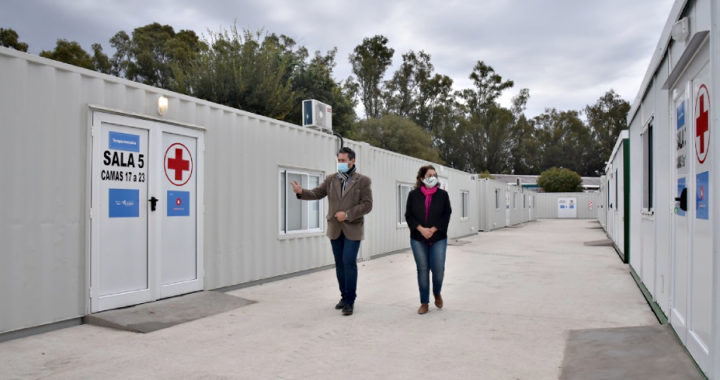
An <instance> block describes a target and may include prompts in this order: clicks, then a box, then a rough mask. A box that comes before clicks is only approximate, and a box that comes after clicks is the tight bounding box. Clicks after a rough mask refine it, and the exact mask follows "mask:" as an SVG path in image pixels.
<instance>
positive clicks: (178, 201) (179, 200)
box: [175, 198, 182, 206]
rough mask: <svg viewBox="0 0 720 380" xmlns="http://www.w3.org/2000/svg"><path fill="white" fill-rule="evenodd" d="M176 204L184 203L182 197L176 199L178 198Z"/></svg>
mask: <svg viewBox="0 0 720 380" xmlns="http://www.w3.org/2000/svg"><path fill="white" fill-rule="evenodd" d="M175 204H176V205H178V206H181V205H182V199H180V198H178V199H176V200H175Z"/></svg>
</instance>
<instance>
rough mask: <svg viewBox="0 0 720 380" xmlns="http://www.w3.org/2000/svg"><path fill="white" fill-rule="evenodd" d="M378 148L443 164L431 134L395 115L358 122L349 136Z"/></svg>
mask: <svg viewBox="0 0 720 380" xmlns="http://www.w3.org/2000/svg"><path fill="white" fill-rule="evenodd" d="M349 137H350V138H352V139H353V140H358V141H365V142H367V143H369V144H371V145H373V146H376V147H378V148H382V149H387V150H391V151H393V152H397V153H401V154H406V155H408V156H412V157H416V158H419V159H422V160H427V161H432V162H436V163H439V164H442V163H443V161H442V160H441V159H440V155H439V154H438V152H437V150H436V149H435V148H434V147H433V143H432V137H431V136H430V133H428V132H427V131H425V130H424V129H422V127H420V126H419V125H417V124H415V123H413V122H412V121H411V120H408V119H405V118H401V117H399V116H395V115H384V116H383V117H381V118H379V119H367V120H361V121H359V122H357V124H356V125H355V127H354V128H353V130H352V132H351V133H350V135H349Z"/></svg>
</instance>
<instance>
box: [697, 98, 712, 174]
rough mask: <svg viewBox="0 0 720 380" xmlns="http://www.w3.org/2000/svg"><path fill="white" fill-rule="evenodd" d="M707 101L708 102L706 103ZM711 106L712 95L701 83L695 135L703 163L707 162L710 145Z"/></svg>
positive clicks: (698, 153) (698, 156)
mask: <svg viewBox="0 0 720 380" xmlns="http://www.w3.org/2000/svg"><path fill="white" fill-rule="evenodd" d="M706 101H707V103H706ZM709 108H710V96H709V94H708V90H707V87H705V85H704V84H703V85H701V86H700V89H699V90H698V97H697V101H696V109H695V112H696V113H697V115H698V117H697V119H695V137H696V146H695V153H696V155H697V158H698V161H699V162H700V163H701V164H702V163H704V162H705V159H706V158H707V153H708V152H707V151H708V150H707V149H706V144H707V148H709V147H710V117H709V113H710V112H709ZM706 133H707V139H705V134H706ZM697 140H699V141H697Z"/></svg>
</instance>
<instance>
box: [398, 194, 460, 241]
mask: <svg viewBox="0 0 720 380" xmlns="http://www.w3.org/2000/svg"><path fill="white" fill-rule="evenodd" d="M451 213H452V209H451V208H450V197H449V196H448V193H447V191H445V190H443V189H440V188H438V189H437V191H436V192H435V194H433V196H432V201H431V202H430V212H428V220H427V221H425V194H423V193H422V191H421V190H420V189H417V188H416V189H413V190H412V191H411V192H410V194H408V199H407V206H406V207H405V220H406V221H407V224H408V227H410V237H411V238H412V239H415V240H418V241H422V242H436V241H440V240H442V239H446V238H447V229H448V224H449V223H450V214H451ZM418 225H421V226H423V227H428V228H430V227H435V228H437V229H438V230H437V231H436V232H435V234H433V236H431V237H430V240H428V239H425V238H424V237H423V236H422V234H421V233H420V231H418V230H417V226H418Z"/></svg>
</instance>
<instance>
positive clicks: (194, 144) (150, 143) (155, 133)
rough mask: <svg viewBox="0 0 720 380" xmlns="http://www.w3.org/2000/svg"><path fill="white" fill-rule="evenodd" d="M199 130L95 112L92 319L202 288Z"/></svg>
mask: <svg viewBox="0 0 720 380" xmlns="http://www.w3.org/2000/svg"><path fill="white" fill-rule="evenodd" d="M202 147H203V133H202V131H201V130H197V129H193V128H186V127H179V126H175V125H170V124H166V123H161V122H156V121H151V120H144V119H138V118H133V117H128V116H122V115H115V114H109V113H104V112H97V111H96V112H94V113H93V117H92V169H91V171H92V185H91V186H92V189H91V193H92V198H91V211H90V215H91V254H90V282H91V283H90V312H98V311H102V310H108V309H114V308H118V307H123V306H129V305H136V304H140V303H144V302H149V301H154V300H157V299H160V298H165V297H170V296H174V295H178V294H184V293H189V292H193V291H197V290H202V288H203V266H202V263H203V261H202V233H201V231H200V230H199V228H198V226H202V219H201V218H202V210H201V207H202V203H201V202H198V200H202V199H203V198H202V183H203V181H202V178H203V177H202V175H203V171H202V163H203V162H202V159H203V157H202V151H203V149H202Z"/></svg>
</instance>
